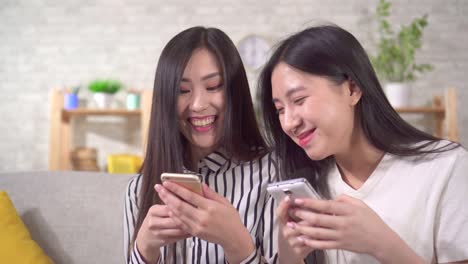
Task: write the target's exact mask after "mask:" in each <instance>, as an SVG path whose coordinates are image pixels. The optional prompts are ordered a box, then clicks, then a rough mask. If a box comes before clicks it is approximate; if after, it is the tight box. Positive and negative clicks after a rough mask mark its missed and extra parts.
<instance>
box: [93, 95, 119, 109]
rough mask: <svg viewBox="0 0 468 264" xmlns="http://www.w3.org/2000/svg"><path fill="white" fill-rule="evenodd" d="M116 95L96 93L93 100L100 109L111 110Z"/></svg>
mask: <svg viewBox="0 0 468 264" xmlns="http://www.w3.org/2000/svg"><path fill="white" fill-rule="evenodd" d="M113 97H114V95H113V94H108V93H94V95H93V98H94V101H95V102H96V105H97V107H98V108H101V109H106V108H110V106H111V104H112V100H113Z"/></svg>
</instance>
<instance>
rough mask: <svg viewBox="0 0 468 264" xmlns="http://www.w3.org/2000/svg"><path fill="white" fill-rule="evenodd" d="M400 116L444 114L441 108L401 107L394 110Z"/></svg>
mask: <svg viewBox="0 0 468 264" xmlns="http://www.w3.org/2000/svg"><path fill="white" fill-rule="evenodd" d="M395 110H396V111H397V112H398V113H401V114H441V115H443V114H444V113H445V109H444V108H443V107H402V108H395Z"/></svg>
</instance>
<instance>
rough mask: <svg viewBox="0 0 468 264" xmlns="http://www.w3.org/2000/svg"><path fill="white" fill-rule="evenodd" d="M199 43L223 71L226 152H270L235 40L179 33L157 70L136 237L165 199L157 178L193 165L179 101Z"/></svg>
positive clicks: (203, 32) (197, 31)
mask: <svg viewBox="0 0 468 264" xmlns="http://www.w3.org/2000/svg"><path fill="white" fill-rule="evenodd" d="M200 48H203V49H206V50H208V51H209V52H211V53H212V55H213V56H214V57H215V58H216V60H217V62H218V65H219V67H220V71H221V74H222V79H223V83H224V89H225V101H226V109H225V119H224V123H223V126H224V130H223V131H224V134H223V135H222V137H221V145H222V146H223V148H224V149H225V150H226V153H227V155H228V156H229V157H231V158H232V157H233V158H236V159H238V160H250V159H252V158H255V157H257V156H260V155H263V154H264V153H266V151H268V149H267V145H266V144H265V141H264V139H263V137H262V135H261V133H260V130H259V129H258V125H257V122H256V119H255V112H254V108H253V103H252V99H251V95H250V89H249V84H248V80H247V75H246V72H245V69H244V66H243V64H242V61H241V58H240V55H239V53H238V51H237V49H236V47H235V45H234V43H233V42H232V41H231V39H230V38H229V37H228V36H227V35H226V34H225V33H224V32H223V31H221V30H219V29H216V28H205V27H192V28H189V29H186V30H184V31H182V32H180V33H179V34H177V35H176V36H174V37H173V38H172V39H171V40H170V41H169V42H168V43H167V45H166V46H165V47H164V49H163V51H162V53H161V56H160V57H159V62H158V66H157V69H156V74H155V80H154V91H153V101H152V108H151V117H150V123H149V132H148V143H147V148H146V156H145V160H144V164H143V167H142V174H143V180H142V184H141V188H140V191H139V198H140V199H139V212H138V217H137V222H136V225H135V231H134V235H133V239H132V241H135V239H136V235H137V233H138V231H139V229H140V227H141V224H142V222H143V220H144V218H145V217H146V214H147V213H148V210H149V208H150V207H151V206H152V205H154V204H157V203H158V204H160V203H161V200H160V198H159V196H158V195H157V194H156V192H155V191H154V189H153V187H154V185H155V184H156V183H161V179H160V175H161V173H163V172H183V168H184V166H185V167H187V168H188V167H189V164H187V158H186V156H185V155H184V153H189V151H188V148H189V144H188V141H187V140H186V139H185V138H184V136H183V135H182V133H181V132H180V130H179V126H178V122H177V119H178V117H177V110H176V106H177V98H178V96H179V90H180V82H181V80H182V75H183V72H184V69H185V67H186V65H187V63H188V61H189V60H190V58H191V56H192V54H193V52H194V51H195V50H197V49H200ZM189 160H190V159H189ZM132 244H133V243H132Z"/></svg>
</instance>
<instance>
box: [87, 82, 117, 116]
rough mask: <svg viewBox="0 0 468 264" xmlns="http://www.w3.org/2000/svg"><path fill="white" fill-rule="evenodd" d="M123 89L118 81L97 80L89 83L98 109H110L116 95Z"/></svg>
mask: <svg viewBox="0 0 468 264" xmlns="http://www.w3.org/2000/svg"><path fill="white" fill-rule="evenodd" d="M121 88H122V84H121V83H120V82H119V81H116V80H100V79H96V80H94V81H92V82H91V83H89V85H88V89H89V90H90V91H91V92H93V98H94V100H95V102H96V105H97V107H98V108H103V109H105V108H110V106H111V103H112V100H113V97H114V94H115V93H117V92H118V91H119V90H120V89H121Z"/></svg>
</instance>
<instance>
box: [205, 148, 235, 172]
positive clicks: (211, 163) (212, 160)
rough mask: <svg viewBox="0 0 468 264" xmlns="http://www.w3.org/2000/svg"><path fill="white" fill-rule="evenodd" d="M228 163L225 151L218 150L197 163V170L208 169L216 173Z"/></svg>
mask: <svg viewBox="0 0 468 264" xmlns="http://www.w3.org/2000/svg"><path fill="white" fill-rule="evenodd" d="M227 161H228V158H227V155H226V151H225V150H224V149H223V148H220V149H218V150H216V151H214V152H212V153H210V154H209V155H208V156H206V157H204V158H203V159H201V160H200V161H199V162H198V168H203V167H208V169H210V170H211V171H213V172H218V171H219V170H220V169H221V168H222V167H223V165H224V164H225V163H226V162H227Z"/></svg>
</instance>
